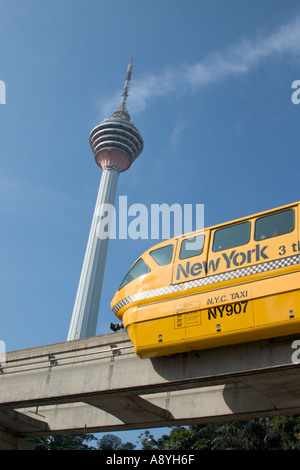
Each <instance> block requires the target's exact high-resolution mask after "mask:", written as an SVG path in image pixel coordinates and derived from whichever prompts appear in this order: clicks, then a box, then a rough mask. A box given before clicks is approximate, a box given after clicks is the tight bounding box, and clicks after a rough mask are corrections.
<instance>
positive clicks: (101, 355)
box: [0, 332, 300, 449]
mask: <svg viewBox="0 0 300 470" xmlns="http://www.w3.org/2000/svg"><path fill="white" fill-rule="evenodd" d="M295 340H300V337H299V335H298V337H284V338H275V339H271V340H264V341H258V342H253V343H247V344H240V345H236V346H226V347H222V348H218V349H210V350H205V351H199V352H193V353H185V354H179V355H178V356H176V357H172V358H167V357H161V358H154V359H140V358H139V357H137V356H136V355H135V353H134V350H133V347H132V345H131V343H130V341H129V339H128V336H127V333H126V332H118V333H112V334H107V335H103V336H96V337H92V338H87V339H80V340H75V341H68V342H65V343H58V344H52V345H48V346H41V347H38V348H32V349H26V350H21V351H14V352H9V353H7V356H6V363H2V364H1V369H0V372H1V373H0V449H1V448H7V449H9V448H10V449H12V448H22V445H23V444H22V443H23V440H22V439H21V438H22V437H24V436H37V435H55V434H66V433H85V432H93V433H95V432H103V431H104V432H115V431H117V430H126V429H147V428H154V427H167V426H177V425H188V424H196V423H204V422H213V421H228V420H232V419H244V418H251V417H259V416H271V417H272V416H276V415H285V414H300V364H297V363H293V359H292V355H293V353H294V357H295V352H296V350H295V349H294V348H293V342H294V341H295ZM299 345H300V341H299ZM294 347H295V343H294ZM298 348H299V346H298ZM299 356H300V354H299V355H298V357H299Z"/></svg>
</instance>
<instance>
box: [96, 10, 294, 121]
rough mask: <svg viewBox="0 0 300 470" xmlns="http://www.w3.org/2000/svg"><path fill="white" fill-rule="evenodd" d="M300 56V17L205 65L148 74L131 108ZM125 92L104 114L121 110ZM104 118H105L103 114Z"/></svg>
mask: <svg viewBox="0 0 300 470" xmlns="http://www.w3.org/2000/svg"><path fill="white" fill-rule="evenodd" d="M280 54H284V55H287V54H289V55H295V54H296V55H297V57H299V54H300V17H296V18H295V20H294V21H292V22H290V23H288V24H285V25H283V26H281V27H279V28H278V29H277V30H276V31H275V32H274V33H272V34H270V35H268V36H264V37H260V38H259V39H256V40H252V41H249V40H241V41H240V42H239V43H237V44H235V45H233V46H232V47H230V48H228V49H226V50H224V51H222V52H215V53H213V54H210V55H208V56H207V57H206V58H205V59H204V60H202V61H201V62H197V63H195V64H192V65H189V64H185V65H182V66H181V67H177V68H176V69H174V68H170V67H169V68H168V69H167V70H165V71H163V72H161V73H160V74H158V75H153V74H148V75H145V76H143V77H142V78H140V79H137V80H133V82H132V85H131V87H130V97H129V102H128V107H129V108H130V113H131V114H136V113H138V112H141V111H143V110H144V109H145V108H146V107H147V106H148V104H149V103H150V101H151V100H153V99H155V98H157V97H163V96H167V95H170V94H172V93H174V92H176V91H177V90H181V91H191V90H195V89H197V88H198V87H201V86H206V85H209V84H212V83H215V82H217V81H219V80H224V78H228V77H234V76H238V75H241V74H245V73H247V72H249V71H251V70H252V69H253V68H254V67H255V66H258V65H259V64H260V63H261V62H262V60H266V59H267V58H269V57H273V56H276V55H280ZM120 96H121V92H120V91H118V92H117V93H116V94H115V95H114V96H113V97H111V98H110V99H109V100H107V101H106V102H105V103H102V105H101V112H102V113H104V114H105V115H107V116H108V115H110V114H111V111H112V109H116V108H117V107H118V106H119V102H120ZM102 115H103V114H102Z"/></svg>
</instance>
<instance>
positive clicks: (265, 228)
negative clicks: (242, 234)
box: [254, 209, 295, 240]
mask: <svg viewBox="0 0 300 470" xmlns="http://www.w3.org/2000/svg"><path fill="white" fill-rule="evenodd" d="M294 228H295V212H294V209H288V210H285V211H281V212H276V213H275V214H270V215H266V216H265V217H261V218H259V219H257V220H256V224H255V234H254V239H255V240H264V239H265V238H272V237H278V236H279V235H284V234H285V233H290V232H292V231H293V230H294Z"/></svg>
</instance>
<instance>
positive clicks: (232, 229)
mask: <svg viewBox="0 0 300 470" xmlns="http://www.w3.org/2000/svg"><path fill="white" fill-rule="evenodd" d="M250 227H251V224H250V222H242V223H240V224H235V225H230V226H229V227H224V228H221V229H219V230H216V232H215V237H214V244H213V251H221V250H228V249H229V248H233V247H235V246H241V245H245V244H246V243H248V242H249V240H250Z"/></svg>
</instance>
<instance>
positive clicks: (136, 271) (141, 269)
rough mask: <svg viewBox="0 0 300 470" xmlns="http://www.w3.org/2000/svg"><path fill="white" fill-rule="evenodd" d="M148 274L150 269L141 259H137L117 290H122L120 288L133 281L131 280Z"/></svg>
mask: <svg viewBox="0 0 300 470" xmlns="http://www.w3.org/2000/svg"><path fill="white" fill-rule="evenodd" d="M149 272H150V268H149V266H148V265H147V264H146V263H145V261H144V260H143V259H142V258H140V259H138V260H137V261H136V263H134V265H133V266H132V268H131V269H130V270H129V271H128V273H127V274H126V276H125V277H124V279H123V281H122V282H121V285H120V287H119V290H120V289H122V287H124V286H125V285H126V284H128V282H130V281H133V279H136V278H137V277H139V276H142V275H143V274H147V273H149Z"/></svg>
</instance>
